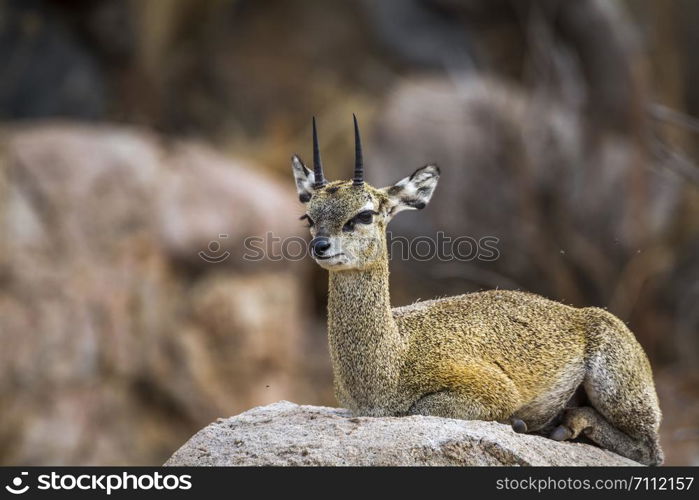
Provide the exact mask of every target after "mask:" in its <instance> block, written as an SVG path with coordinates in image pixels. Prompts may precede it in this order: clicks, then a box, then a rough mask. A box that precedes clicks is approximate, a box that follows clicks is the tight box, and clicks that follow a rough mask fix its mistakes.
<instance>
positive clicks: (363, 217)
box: [354, 210, 374, 224]
mask: <svg viewBox="0 0 699 500" xmlns="http://www.w3.org/2000/svg"><path fill="white" fill-rule="evenodd" d="M354 218H355V220H356V221H357V222H359V223H360V224H371V223H372V222H373V220H374V212H373V211H372V210H365V211H364V212H359V213H358V214H357V215H356V216H355V217H354Z"/></svg>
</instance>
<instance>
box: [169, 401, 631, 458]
mask: <svg viewBox="0 0 699 500" xmlns="http://www.w3.org/2000/svg"><path fill="white" fill-rule="evenodd" d="M165 465H167V466H231V465H272V466H281V465H325V466H333V465H350V466H352V465H355V466H361V465H378V466H390V465H442V466H443V465H539V466H545V465H551V466H573V465H590V466H592V465H595V466H602V465H604V466H621V465H639V464H637V463H636V462H633V461H631V460H629V459H626V458H623V457H620V456H619V455H615V454H614V453H611V452H609V451H606V450H603V449H601V448H597V447H594V446H591V445H587V444H581V443H559V442H556V441H552V440H550V439H546V438H544V437H540V436H532V435H526V434H516V433H515V432H514V431H513V430H512V429H511V428H510V427H509V426H507V425H503V424H499V423H496V422H482V421H465V420H455V419H447V418H438V417H423V416H411V417H402V418H398V417H387V418H372V417H352V416H351V414H350V413H349V412H348V411H347V410H343V409H338V408H327V407H318V406H299V405H296V404H294V403H290V402H288V401H280V402H278V403H274V404H271V405H268V406H261V407H258V408H253V409H252V410H249V411H246V412H245V413H242V414H240V415H237V416H235V417H230V418H226V419H219V420H217V421H216V422H214V423H212V424H210V425H208V426H207V427H205V428H204V429H202V430H201V431H199V432H198V433H197V434H195V435H194V436H193V437H192V438H191V439H190V440H189V441H187V443H185V444H184V445H183V446H182V447H181V448H180V449H179V450H177V451H176V452H175V453H174V454H173V455H172V457H170V459H169V460H168V461H167V462H166V463H165Z"/></svg>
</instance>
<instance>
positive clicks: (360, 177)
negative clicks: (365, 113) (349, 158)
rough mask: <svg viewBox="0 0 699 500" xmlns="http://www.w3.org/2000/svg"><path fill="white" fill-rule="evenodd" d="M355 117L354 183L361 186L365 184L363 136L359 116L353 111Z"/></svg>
mask: <svg viewBox="0 0 699 500" xmlns="http://www.w3.org/2000/svg"><path fill="white" fill-rule="evenodd" d="M352 118H354V178H353V179H352V185H354V186H361V185H362V184H364V160H363V159H362V138H361V137H360V136H359V125H358V124H357V117H356V116H355V115H354V113H352Z"/></svg>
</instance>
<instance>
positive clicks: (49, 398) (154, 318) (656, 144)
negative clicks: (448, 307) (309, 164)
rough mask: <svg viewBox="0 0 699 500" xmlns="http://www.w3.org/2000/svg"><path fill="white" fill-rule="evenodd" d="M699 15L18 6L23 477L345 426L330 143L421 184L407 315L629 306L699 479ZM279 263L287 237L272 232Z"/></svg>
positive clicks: (8, 162)
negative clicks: (512, 306) (476, 293)
mask: <svg viewBox="0 0 699 500" xmlns="http://www.w3.org/2000/svg"><path fill="white" fill-rule="evenodd" d="M698 24H699V3H697V2H694V1H693V0H671V1H663V0H625V1H622V0H578V1H576V2H568V1H565V0H522V1H519V0H382V1H381V2H372V1H370V0H366V1H353V2H347V1H342V0H325V1H321V0H294V1H282V0H265V1H252V0H197V1H195V0H158V1H152V2H150V1H149V2H140V1H136V0H132V1H129V0H0V463H2V464H6V465H8V464H33V465H39V464H158V463H162V462H163V461H164V460H165V459H166V458H167V457H168V456H169V455H170V454H171V453H172V452H173V451H174V450H175V449H177V448H178V447H179V445H181V444H182V442H184V441H185V440H186V439H187V438H188V437H189V436H191V435H192V434H193V433H194V432H195V431H196V430H198V429H200V428H201V427H203V426H204V425H206V424H208V423H209V422H210V421H212V420H213V419H215V418H216V417H220V416H228V415H232V414H236V413H239V412H240V411H243V410H245V409H248V408H250V407H251V406H254V405H259V404H266V403H270V402H273V401H277V400H279V399H288V400H293V401H296V402H299V403H305V404H317V405H334V404H335V402H334V400H333V397H332V390H331V375H330V371H329V361H328V355H327V350H326V345H325V343H326V339H325V332H324V308H325V291H326V284H325V280H326V276H325V274H324V272H322V271H321V270H319V269H317V268H316V267H314V266H313V265H310V263H309V262H307V261H299V262H289V261H279V260H274V259H271V258H267V259H263V260H259V261H254V262H251V261H247V260H245V259H243V258H242V256H243V252H244V251H245V246H244V240H245V238H247V237H251V236H252V237H260V238H265V237H266V235H267V234H268V233H272V234H274V235H275V236H276V237H279V238H299V237H305V236H306V230H305V229H304V228H303V225H302V223H301V222H300V221H299V220H298V216H299V215H301V214H302V213H303V208H302V207H301V206H300V205H299V204H298V203H297V201H296V194H295V190H294V186H293V181H292V178H291V173H290V166H289V157H290V154H291V153H292V152H298V153H299V154H301V155H302V156H305V157H309V156H310V154H309V153H310V130H309V128H310V127H309V123H310V117H311V116H312V115H313V114H315V115H316V116H317V118H318V120H319V124H320V134H321V142H322V149H323V155H324V163H325V164H326V165H327V166H326V171H327V174H328V175H329V177H331V178H336V177H349V175H350V170H351V165H352V133H351V113H352V112H355V113H357V114H358V116H359V118H360V120H361V123H362V124H363V130H364V136H365V140H364V142H365V157H366V159H367V161H366V163H367V177H368V180H369V181H370V182H371V183H373V184H376V185H382V184H388V183H390V182H392V181H395V180H397V179H398V178H401V177H403V176H405V175H407V174H409V173H411V172H412V171H413V170H414V169H415V168H416V167H418V166H421V165H423V164H425V163H427V162H437V163H438V164H439V165H440V166H441V168H442V173H443V178H442V182H441V184H440V186H439V188H438V191H437V193H436V195H435V198H434V200H433V203H432V204H431V205H430V207H429V209H427V210H425V211H423V212H419V213H410V214H406V215H403V216H400V217H398V218H397V219H396V220H395V222H394V223H393V227H392V232H393V235H394V236H406V237H414V236H418V235H427V236H434V235H435V234H436V233H437V232H439V231H441V232H444V233H445V234H447V235H450V236H452V237H458V236H471V237H474V238H480V237H484V236H494V237H497V238H498V244H497V245H496V246H497V249H498V252H499V258H498V259H497V260H495V261H480V260H474V261H471V262H453V261H452V262H443V261H439V260H437V259H432V260H428V261H414V260H413V261H408V262H405V261H402V260H401V259H398V258H394V259H393V262H392V270H393V273H392V280H393V281H392V291H393V301H394V303H395V305H402V304H406V303H409V302H411V301H413V300H415V299H417V298H431V297H433V296H436V295H445V294H452V293H460V292H464V291H473V290H479V289H482V288H495V287H499V288H520V289H525V290H530V291H533V292H536V293H541V294H543V295H546V296H548V297H551V298H555V299H558V300H561V301H564V302H566V303H569V304H573V305H580V306H583V305H596V306H605V307H608V308H609V309H610V310H611V311H612V312H614V313H615V314H617V315H618V316H620V317H621V318H622V319H623V320H625V321H627V322H628V323H629V325H630V327H631V328H632V330H633V331H634V332H635V333H636V335H637V337H638V338H639V340H640V342H641V343H642V344H643V345H644V347H645V349H646V350H647V352H648V354H649V356H650V358H651V361H652V363H653V366H654V369H655V373H656V380H657V384H658V391H659V394H660V397H661V407H662V408H663V411H664V415H665V421H664V423H663V429H662V439H663V445H664V447H665V450H666V455H667V462H668V463H669V464H693V465H698V464H699V384H698V383H699V367H698V364H699V259H698V257H699V167H698V166H697V163H698V161H697V159H698V158H699V121H698V120H697V119H696V118H693V117H698V116H699V91H698V90H697V89H699V59H697V57H696V49H697V47H699V31H697V30H696V29H695V27H696V26H697V25H698ZM267 240H269V238H267Z"/></svg>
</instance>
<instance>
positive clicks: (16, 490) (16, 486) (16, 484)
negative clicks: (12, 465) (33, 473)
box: [5, 472, 29, 495]
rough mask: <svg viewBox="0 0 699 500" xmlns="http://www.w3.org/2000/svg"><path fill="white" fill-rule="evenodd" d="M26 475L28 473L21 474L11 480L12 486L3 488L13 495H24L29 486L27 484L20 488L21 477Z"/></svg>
mask: <svg viewBox="0 0 699 500" xmlns="http://www.w3.org/2000/svg"><path fill="white" fill-rule="evenodd" d="M28 475H29V473H28V472H21V473H20V475H19V476H17V477H15V478H14V479H13V480H12V485H9V484H8V485H7V486H5V489H6V490H7V491H9V492H10V493H12V494H13V495H21V494H22V493H26V492H27V490H28V489H29V485H28V484H27V485H25V486H24V487H22V476H28Z"/></svg>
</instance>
